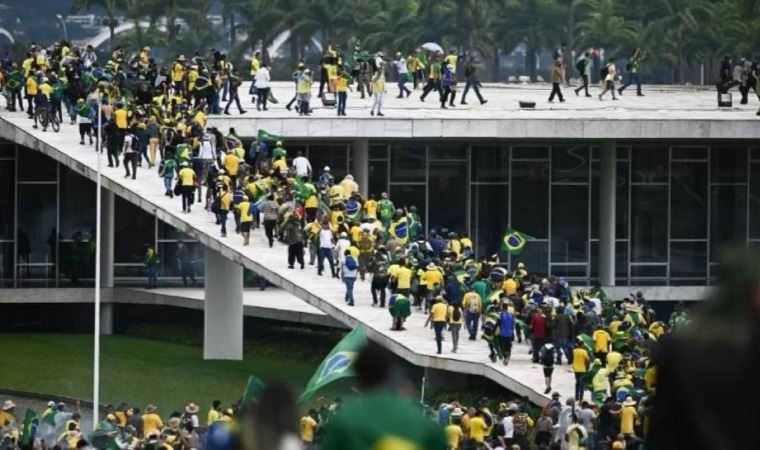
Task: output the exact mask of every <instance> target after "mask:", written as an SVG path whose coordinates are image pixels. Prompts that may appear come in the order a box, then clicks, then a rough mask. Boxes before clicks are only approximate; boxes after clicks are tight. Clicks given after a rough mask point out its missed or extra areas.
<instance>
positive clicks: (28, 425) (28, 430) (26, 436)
mask: <svg viewBox="0 0 760 450" xmlns="http://www.w3.org/2000/svg"><path fill="white" fill-rule="evenodd" d="M39 424H40V419H39V418H38V417H37V412H36V411H34V410H33V409H27V410H26V415H25V416H24V429H23V430H22V432H21V447H24V448H25V447H27V446H28V447H30V448H31V444H32V443H33V442H34V437H35V436H36V435H37V427H38V426H39Z"/></svg>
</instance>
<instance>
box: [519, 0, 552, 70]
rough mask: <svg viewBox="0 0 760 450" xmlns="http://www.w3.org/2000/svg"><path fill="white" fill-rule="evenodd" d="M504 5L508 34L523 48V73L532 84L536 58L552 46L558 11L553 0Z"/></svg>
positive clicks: (535, 0) (520, 0)
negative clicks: (506, 12)
mask: <svg viewBox="0 0 760 450" xmlns="http://www.w3.org/2000/svg"><path fill="white" fill-rule="evenodd" d="M507 5H508V9H509V12H508V15H507V19H508V20H509V24H510V25H511V26H509V30H510V34H511V35H512V36H513V37H514V38H515V40H517V41H518V42H522V43H524V44H525V71H526V72H527V73H528V75H529V76H530V79H531V80H534V81H535V79H536V57H537V54H538V53H539V52H540V51H541V50H544V49H546V48H549V46H550V45H551V44H552V43H553V42H556V39H557V37H558V30H559V29H560V26H559V23H560V22H561V19H562V8H561V7H560V6H559V5H558V4H557V2H556V1H554V0H509V2H508V4H507ZM505 25H506V24H505Z"/></svg>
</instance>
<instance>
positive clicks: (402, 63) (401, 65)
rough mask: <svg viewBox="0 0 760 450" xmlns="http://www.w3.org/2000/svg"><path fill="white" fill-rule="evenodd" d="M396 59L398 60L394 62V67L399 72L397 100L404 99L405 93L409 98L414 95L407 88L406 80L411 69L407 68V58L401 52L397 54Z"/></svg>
mask: <svg viewBox="0 0 760 450" xmlns="http://www.w3.org/2000/svg"><path fill="white" fill-rule="evenodd" d="M396 58H398V59H397V60H394V61H393V65H394V66H396V69H397V70H398V95H397V96H396V98H404V93H406V96H407V97H409V96H410V95H412V91H410V90H409V88H408V87H406V78H407V76H408V74H409V69H407V67H406V58H404V55H402V54H401V52H396Z"/></svg>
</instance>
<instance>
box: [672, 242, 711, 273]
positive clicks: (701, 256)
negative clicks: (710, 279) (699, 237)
mask: <svg viewBox="0 0 760 450" xmlns="http://www.w3.org/2000/svg"><path fill="white" fill-rule="evenodd" d="M670 277H671V278H697V277H699V278H707V242H671V243H670Z"/></svg>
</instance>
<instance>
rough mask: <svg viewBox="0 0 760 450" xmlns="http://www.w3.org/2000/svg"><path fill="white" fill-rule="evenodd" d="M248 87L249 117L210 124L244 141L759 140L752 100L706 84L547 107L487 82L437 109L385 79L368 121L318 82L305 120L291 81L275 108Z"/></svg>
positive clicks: (535, 87) (357, 102)
mask: <svg viewBox="0 0 760 450" xmlns="http://www.w3.org/2000/svg"><path fill="white" fill-rule="evenodd" d="M407 86H410V85H409V84H408V83H407ZM249 87H250V83H244V84H243V86H242V87H241V88H240V89H239V91H238V92H239V93H240V95H241V100H242V103H243V108H244V109H245V110H246V114H244V115H239V114H238V112H237V109H236V108H234V107H231V108H230V110H231V111H230V112H231V113H232V115H231V116H225V115H222V116H212V117H210V118H209V124H210V125H213V126H216V127H218V128H219V129H220V130H223V131H224V132H226V130H227V129H228V128H229V127H234V128H235V130H236V131H237V133H238V135H240V136H244V137H252V136H255V135H256V133H257V131H258V129H260V128H261V129H265V130H267V131H269V132H271V133H275V134H280V135H282V136H286V137H288V138H291V139H293V138H336V139H357V138H373V139H385V138H388V139H412V138H427V139H440V138H458V139H465V138H479V139H483V138H490V139H637V140H639V139H760V127H758V123H760V118H758V117H757V116H755V112H756V111H757V109H758V99H757V96H755V95H754V94H751V95H750V103H749V104H748V105H740V104H739V101H740V95H739V93H738V92H736V91H733V99H734V102H733V107H732V108H718V106H717V93H716V91H715V89H714V88H710V87H686V86H659V85H658V86H644V87H643V91H644V94H645V96H644V97H638V96H637V95H636V90H635V88H633V89H631V88H629V89H628V90H626V91H625V92H624V95H622V96H620V97H619V100H618V101H613V100H612V99H611V97H609V94H607V96H606V97H605V99H604V101H600V100H599V99H598V97H596V95H598V94H599V92H600V90H599V88H598V86H592V87H590V93H591V95H592V97H591V98H586V97H584V96H583V93H581V95H580V96H576V95H575V93H574V92H573V91H572V89H571V88H563V92H564V95H565V99H566V101H565V103H559V101H558V100H555V102H554V103H548V97H549V92H550V91H551V87H550V86H549V85H547V84H525V85H508V84H485V85H484V86H483V89H481V93H482V94H483V96H484V98H485V99H487V100H488V103H487V104H485V105H480V104H479V102H478V99H477V97H476V96H475V95H474V92H472V91H471V92H469V93H468V95H467V101H468V103H469V104H468V105H460V104H459V100H460V99H461V94H462V91H463V89H464V85H463V84H460V87H459V89H458V92H457V99H456V103H455V104H456V107H454V108H449V109H441V108H440V103H439V102H438V96H437V95H436V94H434V93H431V94H430V95H429V96H428V97H427V98H426V99H425V102H424V103H423V102H421V101H420V99H419V97H420V94H421V90H420V89H418V90H416V91H413V93H412V95H411V96H410V97H408V98H401V99H399V98H396V95H398V88H397V87H396V84H395V83H394V82H389V83H388V84H387V87H388V93H387V94H386V96H385V100H384V107H383V114H385V117H372V116H371V115H370V107H371V105H372V102H373V99H372V98H365V99H361V98H360V96H359V93H357V92H349V94H348V95H349V97H348V101H347V108H346V114H347V115H346V116H345V117H338V116H337V115H336V110H335V108H332V107H330V108H328V107H324V106H322V102H321V100H320V99H318V98H317V97H316V92H317V87H318V83H315V84H314V89H313V92H314V94H313V95H312V102H311V106H312V108H313V109H314V112H313V114H312V115H311V116H310V117H299V116H298V114H297V113H296V112H295V111H288V110H286V109H285V104H286V103H287V102H288V101H290V99H291V98H293V95H294V92H295V88H294V84H293V83H288V82H275V83H273V85H272V93H273V94H274V96H275V97H276V98H277V99H278V101H279V103H278V104H275V105H270V108H269V110H268V111H257V110H256V108H255V106H254V105H253V104H252V103H251V97H250V96H249V95H248V94H247V92H248V88H249ZM520 101H528V102H535V103H536V107H535V109H521V108H520V107H519V102H520ZM222 107H224V105H222Z"/></svg>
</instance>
